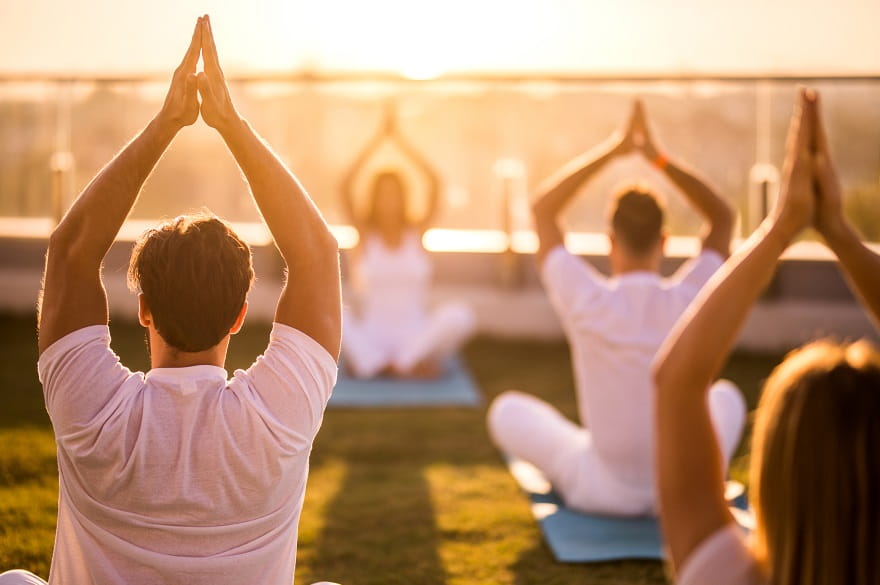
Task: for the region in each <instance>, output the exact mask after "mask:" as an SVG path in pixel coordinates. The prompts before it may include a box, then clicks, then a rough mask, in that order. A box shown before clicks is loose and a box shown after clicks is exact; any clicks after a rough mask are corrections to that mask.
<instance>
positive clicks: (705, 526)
mask: <svg viewBox="0 0 880 585" xmlns="http://www.w3.org/2000/svg"><path fill="white" fill-rule="evenodd" d="M818 108H819V104H818V96H817V95H816V94H815V92H812V91H810V90H805V91H802V92H801V95H800V98H799V103H798V105H797V107H796V112H795V114H794V116H793V118H792V123H791V127H790V130H789V137H788V143H787V154H786V161H785V167H784V171H783V172H784V178H785V179H784V183H783V186H782V191H781V194H780V199H779V203H778V204H777V206H776V208H775V210H774V212H773V214H772V215H771V217H769V218H767V220H765V222H764V223H763V224H762V225H761V226H760V227H759V228H758V230H756V232H755V233H754V234H753V235H752V237H751V238H749V240H748V241H747V242H746V243H745V245H743V246H742V248H741V249H740V251H739V252H737V254H735V255H734V256H732V257H731V258H730V260H729V261H728V262H727V263H726V264H725V266H724V267H723V268H722V269H721V271H719V273H717V274H716V275H715V277H714V279H713V280H712V281H710V283H709V285H707V287H706V288H705V289H704V290H703V292H702V294H701V295H700V297H698V298H697V299H696V300H695V301H694V304H693V305H692V306H691V308H690V309H689V310H688V312H687V313H685V314H684V315H683V316H682V318H681V319H680V321H679V322H678V324H677V325H676V328H675V329H674V330H673V332H672V333H671V334H670V336H669V338H668V339H667V340H666V343H665V344H664V347H663V348H662V349H661V351H660V352H659V353H658V357H657V361H656V363H655V381H656V385H657V393H658V395H657V405H658V406H657V417H658V426H657V432H658V458H657V465H658V475H659V478H658V479H659V482H658V483H659V491H660V512H661V519H662V525H663V532H664V536H665V539H666V542H667V545H668V546H669V550H670V553H671V555H672V561H673V564H674V566H675V568H676V570H677V573H678V581H677V582H678V583H680V584H687V585H692V584H693V585H697V584H699V585H705V584H712V585H741V584H749V585H751V584H765V583H767V584H772V585H843V584H846V585H869V584H870V585H876V584H878V583H880V554H878V551H880V549H878V546H880V545H878V543H880V355H878V353H877V351H876V350H875V349H874V348H873V347H871V345H870V344H868V343H867V342H865V341H860V342H857V343H853V344H850V345H840V344H836V343H833V342H831V341H820V342H816V343H813V344H810V345H807V346H806V347H803V348H801V349H799V350H796V351H795V352H793V353H792V354H790V355H789V356H788V357H787V358H786V359H785V360H784V361H783V362H782V364H780V365H779V366H778V367H777V368H776V370H775V371H774V372H773V374H772V375H771V376H770V378H769V379H768V380H767V382H766V384H765V386H764V390H763V396H762V398H761V402H760V405H759V407H758V413H757V416H756V419H755V428H754V437H753V451H752V462H751V489H752V502H753V504H754V509H755V523H756V528H755V531H754V533H753V535H752V538H751V541H750V542H749V541H747V540H746V538H745V537H744V533H743V532H742V531H741V529H740V528H739V527H738V526H737V525H736V524H735V523H734V522H733V519H732V518H731V516H730V513H729V512H728V509H727V505H726V504H725V501H724V482H723V475H722V471H723V470H722V465H721V456H720V452H719V449H718V447H717V444H716V440H715V436H714V434H713V431H712V425H711V420H710V418H709V412H708V408H707V404H706V391H707V389H708V388H709V386H710V384H711V382H712V381H713V380H714V379H715V377H716V376H717V373H718V371H719V370H720V369H721V367H722V365H723V363H724V361H725V360H726V358H727V356H728V354H729V353H730V351H731V348H732V346H733V343H734V341H735V340H736V336H737V333H738V331H739V329H740V327H741V325H742V324H743V322H744V320H745V318H746V315H747V313H748V310H749V308H750V307H751V306H752V305H753V304H754V302H755V301H756V299H757V297H758V295H759V294H760V293H761V290H762V288H763V287H764V286H765V285H766V284H767V283H768V282H769V280H770V279H771V277H772V275H773V271H774V268H775V265H776V263H777V260H778V259H779V257H780V255H781V254H782V253H783V251H784V250H785V249H786V248H787V247H788V245H789V244H790V243H791V242H792V241H793V240H794V239H795V238H796V237H797V236H798V234H799V233H800V232H801V231H802V230H804V229H805V228H807V227H809V226H810V225H812V226H813V227H815V228H816V230H817V231H818V232H819V233H820V234H821V235H822V236H823V237H824V239H825V241H826V243H827V244H828V246H829V247H830V248H831V250H832V251H833V252H834V253H835V254H836V255H837V257H838V259H839V261H840V264H841V265H842V267H843V270H844V272H845V273H846V276H847V278H848V280H849V282H850V283H851V285H852V286H853V288H854V289H855V290H856V291H857V293H858V296H859V297H860V298H861V300H862V302H863V304H864V305H865V306H866V307H867V308H868V310H869V311H870V312H871V313H872V314H873V317H874V319H875V320H877V319H878V318H880V256H878V255H876V254H875V253H874V252H872V251H871V250H870V249H869V248H868V247H867V246H865V244H864V243H862V242H861V241H860V239H859V237H858V235H857V234H856V233H855V232H854V230H853V229H852V227H851V226H850V225H849V224H848V223H847V221H846V220H845V218H844V216H843V212H842V205H841V190H840V184H839V182H838V180H837V176H836V173H835V170H834V167H833V165H832V162H831V158H830V154H829V151H828V144H827V141H826V138H825V134H824V130H823V128H822V125H821V121H820V119H819V112H818Z"/></svg>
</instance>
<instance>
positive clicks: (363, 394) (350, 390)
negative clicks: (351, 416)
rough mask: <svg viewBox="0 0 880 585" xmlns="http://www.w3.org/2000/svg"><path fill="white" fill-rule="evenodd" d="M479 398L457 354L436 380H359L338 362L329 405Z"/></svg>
mask: <svg viewBox="0 0 880 585" xmlns="http://www.w3.org/2000/svg"><path fill="white" fill-rule="evenodd" d="M481 402H482V398H481V396H480V391H479V390H478V389H477V386H476V384H474V380H473V378H471V375H470V374H469V373H468V371H467V368H466V367H465V365H464V364H463V363H462V361H461V359H459V358H458V357H453V358H451V359H449V360H448V361H447V362H446V363H445V364H444V367H443V375H442V376H441V377H440V378H438V379H436V380H400V379H397V378H384V377H379V378H373V379H370V380H361V379H358V378H352V377H350V376H348V375H346V373H345V366H344V365H343V364H340V367H339V378H338V380H337V382H336V387H335V388H334V389H333V394H332V395H331V396H330V402H329V404H328V406H329V407H331V408H333V407H339V408H388V407H404V408H418V407H431V406H467V407H476V406H479V405H480V403H481Z"/></svg>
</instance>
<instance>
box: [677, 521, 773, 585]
mask: <svg viewBox="0 0 880 585" xmlns="http://www.w3.org/2000/svg"><path fill="white" fill-rule="evenodd" d="M675 582H676V583H678V585H766V584H767V579H766V578H765V577H764V576H763V574H762V573H761V571H760V569H759V568H758V563H757V561H755V557H754V556H752V553H751V551H750V550H749V547H748V545H746V541H745V536H744V535H743V531H742V528H740V527H739V526H737V525H736V524H733V523H730V524H727V525H726V526H724V528H720V529H718V531H717V532H715V533H714V534H712V535H711V536H709V537H708V538H707V539H706V540H704V541H703V542H701V543H700V545H699V546H698V547H697V548H696V549H695V550H694V552H692V553H691V555H690V556H689V557H688V558H687V560H685V562H684V566H683V567H682V568H681V571H679V573H678V578H677V579H676V581H675Z"/></svg>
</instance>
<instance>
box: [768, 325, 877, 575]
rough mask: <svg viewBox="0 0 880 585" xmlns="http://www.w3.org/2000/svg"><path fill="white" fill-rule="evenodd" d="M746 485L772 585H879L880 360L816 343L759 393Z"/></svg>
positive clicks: (861, 349)
mask: <svg viewBox="0 0 880 585" xmlns="http://www.w3.org/2000/svg"><path fill="white" fill-rule="evenodd" d="M753 444H754V448H753V451H752V463H751V482H752V486H753V494H754V498H753V502H754V507H755V513H756V519H757V530H756V532H755V539H754V549H755V554H756V556H757V557H758V559H759V560H760V561H761V562H762V564H763V566H764V568H765V570H766V572H767V575H768V577H769V583H770V584H771V585H839V584H843V583H847V584H869V583H870V584H872V585H876V584H878V583H880V549H878V543H880V354H878V353H877V350H876V349H874V348H873V347H872V346H871V345H870V344H869V343H868V342H866V341H860V342H857V343H853V344H851V345H841V344H837V343H834V342H831V341H828V340H824V341H818V342H815V343H812V344H810V345H807V346H805V347H803V348H801V349H799V350H796V351H794V352H792V353H791V354H789V355H788V356H787V357H786V359H785V360H784V361H783V362H782V363H781V364H780V365H779V366H778V367H777V368H776V369H775V370H774V371H773V373H772V374H771V376H770V378H769V379H768V380H767V383H766V384H765V387H764V393H763V396H762V398H761V403H760V405H759V407H758V413H757V417H756V419H755V431H754V443H753Z"/></svg>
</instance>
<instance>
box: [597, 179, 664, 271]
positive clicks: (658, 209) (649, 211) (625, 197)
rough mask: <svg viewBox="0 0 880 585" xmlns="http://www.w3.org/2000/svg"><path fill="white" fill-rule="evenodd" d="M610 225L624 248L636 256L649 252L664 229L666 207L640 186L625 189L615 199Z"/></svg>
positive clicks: (655, 196)
mask: <svg viewBox="0 0 880 585" xmlns="http://www.w3.org/2000/svg"><path fill="white" fill-rule="evenodd" d="M610 216H611V228H612V230H613V231H614V235H615V236H616V237H617V238H619V239H620V241H621V243H622V244H623V245H624V247H625V248H626V249H627V250H628V251H629V252H630V253H631V254H633V255H635V256H645V255H647V254H648V253H649V252H650V251H651V250H652V249H653V248H654V246H656V245H657V242H659V241H660V236H661V234H662V232H663V206H662V205H661V204H660V199H659V198H658V197H657V195H655V194H654V193H653V192H652V191H650V190H648V189H647V188H645V187H642V186H640V185H634V186H629V187H626V188H625V189H623V190H622V191H621V192H620V193H618V195H617V196H616V197H615V198H614V200H613V203H612V206H611V210H610Z"/></svg>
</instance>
